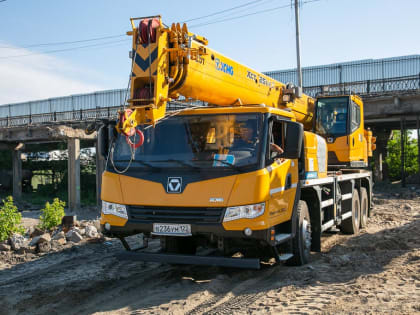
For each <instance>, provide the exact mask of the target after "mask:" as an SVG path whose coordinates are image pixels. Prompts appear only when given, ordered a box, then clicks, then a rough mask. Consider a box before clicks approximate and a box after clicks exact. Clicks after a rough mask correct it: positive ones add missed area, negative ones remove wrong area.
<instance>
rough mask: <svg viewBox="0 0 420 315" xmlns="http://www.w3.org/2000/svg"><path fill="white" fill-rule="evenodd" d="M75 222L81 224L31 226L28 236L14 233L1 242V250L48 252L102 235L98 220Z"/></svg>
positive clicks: (27, 232)
mask: <svg viewBox="0 0 420 315" xmlns="http://www.w3.org/2000/svg"><path fill="white" fill-rule="evenodd" d="M75 224H76V225H79V226H72V227H69V226H66V227H64V226H59V227H58V228H56V229H55V230H52V231H45V230H42V229H40V228H39V227H35V226H31V227H29V228H28V229H27V231H26V234H25V235H26V236H24V235H21V234H18V233H14V234H13V235H12V236H11V237H9V239H8V240H6V241H4V242H0V252H10V251H15V252H17V253H20V254H22V253H23V254H24V253H33V254H35V253H47V252H49V251H51V250H54V251H57V250H60V249H61V248H63V246H70V247H71V246H74V245H76V244H81V243H84V242H86V241H87V240H89V239H99V238H101V237H102V234H101V233H100V232H98V230H97V228H96V227H95V225H97V222H82V223H80V222H76V223H75Z"/></svg>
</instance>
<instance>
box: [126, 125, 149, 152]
mask: <svg viewBox="0 0 420 315" xmlns="http://www.w3.org/2000/svg"><path fill="white" fill-rule="evenodd" d="M132 129H133V130H134V134H137V136H138V137H139V141H137V142H136V143H134V142H133V141H131V138H130V136H128V135H126V136H125V140H126V141H127V143H128V145H129V146H130V147H132V148H133V149H137V148H138V147H140V146H142V145H143V143H144V134H143V132H142V131H141V130H140V129H137V128H132ZM136 138H137V137H134V139H136Z"/></svg>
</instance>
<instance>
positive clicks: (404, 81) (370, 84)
mask: <svg viewBox="0 0 420 315" xmlns="http://www.w3.org/2000/svg"><path fill="white" fill-rule="evenodd" d="M326 88H328V91H329V92H333V93H334V92H337V93H349V92H352V93H356V94H359V95H361V96H362V97H364V98H367V97H374V96H378V95H389V94H395V93H398V94H401V93H410V92H415V91H418V92H419V93H420V74H419V75H418V76H409V77H400V78H392V79H380V80H367V81H358V82H349V83H341V84H332V85H321V86H311V87H304V88H303V91H304V93H306V94H308V95H310V96H312V97H316V96H317V94H319V93H322V92H324V91H325V89H326ZM192 105H194V104H186V103H184V104H182V103H170V104H169V105H168V110H169V111H171V110H178V109H182V108H186V107H191V106H192ZM197 105H199V104H197ZM119 108H121V106H109V107H97V108H93V109H80V110H71V111H62V112H51V113H42V114H33V115H23V116H13V117H3V118H0V128H8V127H17V126H25V125H40V124H54V123H66V124H71V123H78V122H82V121H93V120H96V119H115V118H116V117H117V111H118V109H119Z"/></svg>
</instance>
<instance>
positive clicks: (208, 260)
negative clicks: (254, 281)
mask: <svg viewBox="0 0 420 315" xmlns="http://www.w3.org/2000/svg"><path fill="white" fill-rule="evenodd" d="M116 257H117V258H118V259H119V260H134V261H146V262H160V263H168V264H183V265H206V266H220V267H232V268H242V269H260V268H261V265H260V260H259V259H257V258H230V257H217V256H198V255H179V254H166V253H149V252H127V251H124V252H121V253H118V254H116Z"/></svg>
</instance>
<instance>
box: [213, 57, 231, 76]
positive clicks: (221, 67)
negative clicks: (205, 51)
mask: <svg viewBox="0 0 420 315" xmlns="http://www.w3.org/2000/svg"><path fill="white" fill-rule="evenodd" d="M214 61H215V62H216V70H218V71H222V72H224V73H227V74H229V75H233V67H232V66H231V65H228V64H227V63H224V62H223V61H221V60H220V59H219V58H216V59H214Z"/></svg>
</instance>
